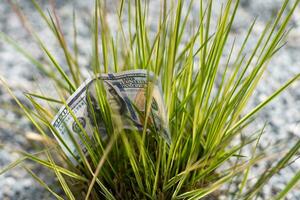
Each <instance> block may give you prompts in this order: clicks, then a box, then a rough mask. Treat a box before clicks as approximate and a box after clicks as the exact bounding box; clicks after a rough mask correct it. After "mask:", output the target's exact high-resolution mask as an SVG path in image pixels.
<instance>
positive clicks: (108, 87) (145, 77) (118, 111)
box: [52, 70, 171, 165]
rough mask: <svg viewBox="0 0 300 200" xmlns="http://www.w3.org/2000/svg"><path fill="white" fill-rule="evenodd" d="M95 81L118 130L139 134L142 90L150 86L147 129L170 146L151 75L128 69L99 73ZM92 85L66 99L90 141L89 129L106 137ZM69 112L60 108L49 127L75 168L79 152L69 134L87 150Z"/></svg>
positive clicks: (161, 104) (157, 88)
mask: <svg viewBox="0 0 300 200" xmlns="http://www.w3.org/2000/svg"><path fill="white" fill-rule="evenodd" d="M97 79H98V80H100V81H103V82H102V83H103V85H104V88H105V91H106V98H107V102H108V103H109V105H110V108H111V113H112V120H116V117H117V118H118V119H121V122H122V123H121V124H122V128H123V129H125V130H126V129H127V130H137V131H143V127H144V120H145V117H144V116H142V115H141V113H145V107H146V106H145V104H146V103H145V102H146V99H147V97H146V87H147V85H148V86H151V87H150V88H152V89H151V90H150V91H151V95H152V101H151V107H150V112H149V118H148V125H149V124H150V125H149V126H151V127H152V128H154V129H155V130H156V131H157V132H159V133H160V134H161V136H162V137H163V138H164V139H165V140H166V142H167V143H168V144H170V142H171V137H170V134H169V130H168V124H167V119H166V110H165V105H164V101H163V96H162V90H161V85H160V83H159V81H158V80H157V79H156V77H155V76H154V75H153V73H149V72H148V73H147V71H146V70H131V71H124V72H120V73H110V74H101V75H99V76H98V77H97ZM95 85H96V79H88V80H86V81H85V82H84V83H83V84H82V85H81V86H80V87H79V88H78V89H77V90H76V91H75V92H74V94H72V95H71V97H69V99H68V100H67V105H68V107H69V109H70V110H71V111H72V112H71V113H74V115H75V116H76V118H77V120H78V121H77V122H79V123H80V124H81V126H82V127H83V128H84V130H85V132H86V133H87V134H88V136H89V137H90V138H92V135H93V130H95V128H96V127H97V129H98V132H99V133H100V134H101V137H103V138H105V137H106V136H107V135H106V127H105V125H104V123H103V121H102V120H101V119H102V118H101V111H100V110H99V109H100V107H99V105H97V100H96V99H97V97H96V90H95V88H96V87H95ZM148 88H149V87H148ZM148 91H149V90H148ZM69 109H68V108H67V107H65V106H64V107H62V108H61V109H60V110H59V112H58V113H57V115H56V116H55V118H54V120H53V121H52V125H53V127H54V129H55V130H56V132H57V133H58V134H59V136H60V137H61V139H62V140H63V141H64V143H65V145H66V146H68V148H69V150H68V149H67V148H66V147H65V145H64V144H63V143H62V142H61V140H59V139H58V138H57V137H56V139H57V140H58V142H59V144H60V145H61V147H62V149H63V151H64V152H65V153H66V155H67V157H68V158H69V159H70V160H71V161H72V163H73V164H75V165H77V164H78V159H79V152H77V150H76V148H75V144H74V142H73V141H72V137H70V134H71V135H72V136H73V138H74V139H75V140H76V141H77V143H78V144H79V145H80V148H81V149H82V151H83V152H84V153H85V154H86V155H87V149H86V147H85V145H84V143H83V141H82V140H81V139H80V134H82V129H81V128H80V126H79V125H78V124H77V123H76V121H75V119H74V117H73V116H72V115H71V113H70V112H69ZM91 109H92V112H91ZM114 116H115V117H114ZM95 119H96V120H95ZM119 124H120V123H119ZM118 128H120V127H118ZM148 131H149V130H148ZM72 154H73V155H72Z"/></svg>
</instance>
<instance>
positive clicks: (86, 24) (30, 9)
mask: <svg viewBox="0 0 300 200" xmlns="http://www.w3.org/2000/svg"><path fill="white" fill-rule="evenodd" d="M217 1H218V0H217ZM217 1H215V2H217ZM16 2H17V4H18V5H19V6H20V7H21V9H22V11H23V12H24V13H25V14H26V16H27V17H28V19H29V21H30V22H31V23H32V25H33V27H34V28H35V30H36V31H37V33H38V34H39V35H40V37H41V38H42V39H43V40H44V42H45V43H46V44H47V46H48V47H49V48H50V50H51V51H52V52H54V54H55V55H56V56H57V58H58V60H59V61H60V62H61V63H64V61H63V54H62V52H60V51H57V49H56V48H57V47H58V44H57V43H56V41H55V39H54V37H53V36H52V33H51V32H50V31H49V29H46V24H45V22H43V20H42V19H41V18H40V16H39V14H38V12H37V11H36V10H35V9H34V6H33V5H32V3H31V1H29V0H22V1H21V0H19V1H16ZM38 2H39V3H40V4H41V5H42V7H43V9H44V10H47V9H49V8H50V5H49V2H48V1H46V0H39V1H38ZM117 2H118V1H117V0H113V1H110V3H108V4H107V11H108V17H111V18H112V19H113V16H114V12H115V8H116V5H117ZM282 3H283V0H241V4H240V9H239V10H238V13H237V17H236V20H235V22H234V27H233V29H232V32H231V34H230V37H231V40H233V39H234V38H236V43H237V44H240V43H241V41H242V40H243V36H244V35H245V33H246V32H247V29H248V27H249V25H250V24H251V22H252V21H253V19H254V18H255V17H258V19H257V24H256V26H255V28H254V31H253V35H252V36H251V41H253V45H255V44H256V43H255V42H256V40H257V39H258V37H259V35H260V33H261V31H262V29H263V28H264V27H265V26H266V23H267V22H268V20H270V19H271V18H272V17H274V14H275V13H276V11H277V10H278V9H279V8H280V6H281V4H282ZM216 4H218V3H216ZM159 5H160V0H151V2H150V13H149V17H150V18H149V19H150V20H149V21H150V28H152V30H153V31H156V30H155V29H156V27H155V26H151V23H152V21H153V22H155V20H157V17H158V15H157V12H158V11H157V8H158V6H159ZM216 6H219V5H216ZM55 7H56V12H57V14H58V16H59V17H60V20H61V26H62V28H63V32H64V33H65V35H66V38H69V39H70V40H72V31H71V30H72V15H73V10H75V12H76V23H77V27H78V43H79V59H80V66H82V67H87V66H89V64H90V63H89V58H90V55H91V38H90V23H91V15H92V8H93V0H86V1H80V0H74V1H71V0H69V1H66V0H57V1H56V5H55ZM197 12H199V7H198V6H197V5H195V6H194V7H193V8H192V13H195V14H196V13H197ZM0 13H1V14H0V32H3V33H5V34H7V35H9V36H10V37H12V38H14V39H15V40H17V41H18V42H19V43H20V44H21V45H22V46H23V47H25V48H26V50H28V52H29V53H31V54H32V55H34V56H35V58H39V59H43V58H42V56H41V55H42V52H40V50H39V48H38V47H37V46H36V45H35V44H34V42H33V40H32V39H31V38H30V37H29V35H28V34H27V32H26V31H25V29H24V28H23V27H22V24H21V23H20V21H19V19H18V17H17V15H16V13H15V12H14V9H13V8H12V6H11V5H10V4H9V3H8V1H4V0H0ZM213 20H214V21H216V20H217V15H215V18H214V19H213ZM109 23H110V25H111V26H117V22H116V21H113V20H111V21H110V22H109ZM154 24H156V23H154ZM290 27H291V28H292V30H291V32H290V35H289V37H288V43H287V44H286V45H285V46H284V47H283V48H282V49H281V50H280V51H279V52H278V54H277V56H275V57H274V59H273V60H272V61H271V62H270V64H269V68H268V69H267V71H266V73H265V75H264V78H263V80H262V81H261V83H260V84H259V86H258V88H257V90H256V92H255V94H254V96H253V99H252V101H251V102H250V104H249V106H248V108H247V109H249V110H250V109H251V108H253V107H254V106H255V105H257V104H258V103H260V102H261V101H263V100H264V99H265V98H266V97H267V96H268V95H270V94H271V93H272V92H274V91H275V90H276V89H277V88H279V87H280V86H281V85H282V84H283V83H284V82H286V81H287V80H289V79H290V78H292V77H293V75H295V74H297V73H300V8H299V7H298V8H297V10H296V11H295V14H294V16H293V19H292V22H291V24H290ZM252 47H253V46H251V43H250V45H248V46H247V48H248V49H246V51H247V50H248V51H251V49H252ZM225 53H226V52H225ZM234 53H236V52H234ZM225 56H226V55H225ZM233 56H234V55H233ZM0 75H1V76H3V77H5V78H6V80H7V81H8V83H9V85H10V87H11V88H12V89H13V91H14V93H15V95H16V96H17V97H18V98H20V99H21V100H22V102H24V103H26V100H25V98H24V95H23V92H24V91H35V90H46V91H47V92H48V94H49V93H50V94H51V91H49V90H47V89H45V88H47V86H48V85H49V80H45V79H44V78H43V77H42V76H41V75H40V74H39V73H38V71H37V70H36V68H35V67H34V66H32V64H30V62H28V61H27V60H26V59H25V58H24V57H23V56H21V55H20V54H18V53H17V52H16V50H15V49H14V48H12V47H11V46H9V45H7V44H6V43H5V42H3V41H2V40H0ZM11 105H16V104H15V103H14V101H13V99H12V98H11V97H10V95H9V94H8V93H7V92H6V91H5V90H4V88H3V86H2V85H0V169H2V168H3V167H5V166H6V165H8V164H9V163H11V162H12V161H14V160H16V159H18V158H19V154H18V153H16V150H25V151H27V152H33V151H34V148H33V146H34V145H33V144H32V142H30V140H28V139H27V138H26V137H25V136H26V134H28V133H30V132H32V131H33V127H32V125H31V124H30V123H29V122H28V120H27V119H26V118H24V117H23V116H22V115H21V114H20V113H19V112H20V110H19V109H16V110H12V107H11ZM29 106H30V105H29ZM13 109H15V107H13ZM265 123H267V127H266V132H265V134H264V135H263V136H262V139H261V143H260V145H259V149H260V150H266V149H267V150H268V148H270V146H272V145H274V147H271V148H270V149H269V151H270V152H274V155H276V153H278V152H284V150H286V149H288V147H291V146H292V145H293V144H294V143H295V142H296V141H297V140H299V139H300V81H298V82H296V83H295V84H293V85H292V86H291V87H290V88H289V89H288V90H286V91H285V92H284V93H283V94H282V95H281V96H280V97H277V98H276V99H275V100H274V101H273V102H272V103H271V104H269V105H268V106H267V107H266V108H265V109H264V110H263V111H262V112H260V114H259V115H258V116H257V119H256V120H255V121H254V123H253V124H252V125H251V127H250V129H252V130H258V129H259V128H262V127H263V126H264V124H265ZM274 161H276V156H275V158H273V159H270V160H267V161H265V162H263V163H261V164H258V165H256V166H255V167H254V168H253V170H252V171H251V176H250V177H251V178H253V180H254V179H255V177H256V176H257V175H259V174H260V173H261V172H262V171H263V170H264V169H266V168H268V167H270V166H271V165H272V163H274ZM28 164H29V165H31V166H30V168H31V169H32V170H33V171H34V172H35V173H37V174H38V175H39V176H40V177H41V179H42V180H44V181H45V182H46V183H48V184H49V185H51V184H54V183H55V177H54V175H53V174H50V173H49V172H48V170H46V169H44V168H42V167H40V166H38V165H36V164H34V163H30V162H29V163H28ZM299 170H300V160H298V159H297V158H295V159H294V162H292V163H291V165H289V166H288V167H287V168H286V169H284V170H282V171H281V172H280V173H279V174H278V175H277V176H275V177H273V178H272V179H271V180H270V182H269V184H268V185H266V186H265V187H264V189H263V191H262V193H261V194H260V199H270V198H271V197H272V195H274V194H276V193H277V192H278V191H280V189H281V188H283V186H284V185H285V184H286V182H287V181H288V180H290V178H291V177H292V176H293V174H294V173H295V172H297V171H299ZM233 191H234V186H233ZM287 198H288V199H300V185H298V186H297V188H295V189H294V190H293V192H291V193H290V194H289V195H288V197H287ZM0 199H3V200H10V199H12V200H18V199H20V200H24V199H28V200H29V199H30V200H40V199H54V198H53V197H52V196H51V195H50V194H49V193H48V192H47V191H46V190H45V189H43V187H42V186H40V185H39V184H38V183H37V182H36V181H35V180H34V179H33V178H32V177H31V176H30V175H29V174H28V173H27V172H26V170H24V169H23V168H22V167H20V166H19V167H16V168H15V169H13V170H11V171H9V172H7V173H5V174H4V175H0Z"/></svg>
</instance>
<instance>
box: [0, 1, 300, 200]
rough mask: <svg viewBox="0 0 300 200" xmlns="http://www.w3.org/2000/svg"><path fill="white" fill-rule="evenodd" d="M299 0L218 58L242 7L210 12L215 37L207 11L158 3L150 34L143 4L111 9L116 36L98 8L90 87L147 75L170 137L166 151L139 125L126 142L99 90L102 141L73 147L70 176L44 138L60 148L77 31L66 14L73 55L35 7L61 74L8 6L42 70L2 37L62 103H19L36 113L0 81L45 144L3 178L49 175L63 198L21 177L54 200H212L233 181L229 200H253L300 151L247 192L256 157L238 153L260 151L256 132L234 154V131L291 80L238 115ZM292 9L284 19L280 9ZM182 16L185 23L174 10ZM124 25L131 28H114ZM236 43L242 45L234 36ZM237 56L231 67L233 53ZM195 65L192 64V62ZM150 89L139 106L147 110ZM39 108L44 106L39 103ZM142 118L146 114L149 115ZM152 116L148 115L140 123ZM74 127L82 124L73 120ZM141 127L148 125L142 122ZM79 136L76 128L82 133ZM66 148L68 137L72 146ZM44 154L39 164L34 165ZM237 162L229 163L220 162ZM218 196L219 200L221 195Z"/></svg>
mask: <svg viewBox="0 0 300 200" xmlns="http://www.w3.org/2000/svg"><path fill="white" fill-rule="evenodd" d="M299 2H300V1H299V0H295V1H289V0H285V1H284V2H283V5H282V7H281V9H280V10H279V11H278V13H277V16H276V17H275V18H274V19H272V20H271V21H270V22H269V23H268V25H267V26H266V27H265V28H264V30H263V31H262V33H261V35H260V37H259V39H258V41H257V43H256V45H255V46H254V48H253V49H252V51H251V52H249V53H247V54H246V53H245V47H246V45H247V44H248V42H249V40H248V39H249V37H250V36H251V33H252V31H253V27H254V26H255V20H254V21H253V23H252V24H251V25H250V26H249V29H248V32H247V34H246V35H245V36H244V40H243V43H242V44H241V45H238V46H239V47H238V48H237V47H236V46H235V44H234V43H233V44H232V49H231V51H230V53H229V55H228V57H227V58H226V61H227V62H226V63H225V65H222V64H221V60H222V59H224V58H222V56H224V52H225V51H226V49H225V48H226V47H227V46H226V45H228V43H229V42H228V38H229V33H230V31H231V28H232V24H233V21H234V19H235V17H236V12H237V10H238V6H239V0H236V1H233V0H227V1H226V2H225V3H224V4H223V6H221V10H220V12H219V17H218V20H217V23H216V26H215V27H212V12H213V7H214V5H215V4H216V3H218V2H216V1H213V0H208V1H202V0H201V1H199V2H194V1H188V2H186V1H183V0H178V1H171V2H169V1H166V0H162V1H161V7H160V15H159V17H158V21H157V32H156V33H155V34H154V35H150V34H149V32H150V31H149V26H148V24H149V22H148V18H147V17H148V11H149V10H148V9H149V4H151V2H150V1H146V2H142V1H139V0H135V1H133V0H129V1H124V0H121V1H120V2H119V5H118V7H116V14H117V16H118V17H117V19H118V23H119V27H118V32H117V33H112V31H111V30H110V26H109V23H108V22H107V13H106V10H105V3H104V2H103V1H100V0H95V8H94V11H93V18H92V20H91V33H92V34H91V40H92V44H93V45H92V56H91V67H90V68H89V69H88V70H89V71H90V73H91V77H97V75H98V74H99V73H100V74H101V73H108V72H110V73H111V72H120V71H124V70H134V69H144V70H146V71H147V72H150V71H151V72H153V73H154V74H155V75H156V76H157V77H159V79H160V81H161V84H162V90H163V95H164V100H165V106H166V116H167V121H168V126H169V131H170V134H171V138H172V140H171V143H170V144H167V142H166V140H165V139H164V138H162V137H160V136H159V134H158V133H157V132H156V130H155V129H149V130H150V131H149V132H148V131H146V130H147V129H148V128H149V127H148V123H145V124H144V127H143V131H124V130H122V129H120V128H119V126H118V125H116V124H118V123H116V122H115V121H114V120H112V119H113V118H112V114H111V108H110V106H109V104H108V103H107V100H106V94H105V90H103V87H102V84H101V81H99V83H98V89H97V90H96V96H97V102H98V103H99V105H100V107H101V109H100V112H101V113H102V115H103V116H104V121H105V125H106V128H107V134H108V138H107V139H103V138H101V137H99V136H100V135H101V133H99V131H98V129H95V130H94V131H93V137H94V138H95V140H93V141H90V138H89V137H82V138H81V140H82V141H81V142H82V143H83V144H84V145H85V147H86V149H87V151H88V154H89V156H88V157H86V156H85V154H84V152H82V149H81V148H80V144H78V142H77V141H76V140H75V139H72V141H73V144H74V146H75V148H76V150H77V152H79V158H78V160H80V163H81V164H80V165H79V166H76V165H74V164H73V163H72V162H71V160H70V159H69V158H68V157H67V156H66V155H65V153H64V151H62V149H61V148H60V147H59V146H58V145H57V143H56V142H53V137H52V136H51V133H52V134H53V135H54V136H55V137H56V138H58V140H59V141H60V142H61V143H63V145H65V147H66V148H68V146H67V145H66V144H65V141H64V140H63V139H62V138H61V137H60V135H59V134H58V132H57V131H56V130H55V128H54V127H53V125H52V124H51V121H52V119H53V117H54V115H55V114H56V112H57V108H58V107H60V106H66V108H67V109H68V112H70V113H72V110H71V109H70V108H69V107H68V104H67V103H66V100H67V98H68V97H69V96H70V95H71V94H72V93H73V92H74V91H75V90H76V89H77V88H78V87H79V86H80V85H81V83H82V82H83V80H84V76H83V73H81V72H82V67H81V66H80V65H79V64H78V63H79V61H78V48H80V47H78V44H77V27H76V23H75V14H74V16H73V17H74V20H73V21H74V38H73V44H67V42H66V39H65V37H64V35H63V33H62V30H61V26H60V23H59V20H58V16H57V15H56V12H55V11H54V10H51V11H49V12H48V13H45V12H44V11H43V10H42V8H41V7H40V6H39V5H38V4H37V3H36V2H35V0H32V3H33V5H34V6H35V8H36V10H37V11H38V12H39V14H40V17H41V18H42V19H43V20H44V21H45V22H46V24H47V26H48V28H49V29H50V30H51V31H52V32H53V36H54V37H55V38H56V39H57V42H58V44H59V46H60V48H61V49H62V52H63V55H64V58H65V61H66V64H67V66H62V65H61V64H60V63H59V62H58V61H57V59H56V58H55V57H54V56H53V54H52V53H51V52H50V50H49V49H48V48H47V44H46V43H45V42H43V41H42V40H41V38H40V37H39V36H38V35H37V34H36V33H35V31H34V28H33V27H32V26H31V25H30V23H29V21H28V20H26V17H25V15H24V14H23V13H22V12H21V11H20V10H19V9H18V6H17V5H15V4H13V6H14V8H15V10H16V13H17V14H18V15H19V17H20V19H21V20H22V23H23V25H24V27H25V28H26V30H27V31H28V33H29V34H31V35H32V37H33V38H34V39H35V41H36V42H37V44H38V46H39V47H40V48H41V50H42V51H43V52H44V53H45V54H44V55H45V57H46V58H48V62H47V63H41V62H40V61H39V60H37V59H36V58H34V57H33V56H32V55H30V54H29V53H28V52H27V51H26V49H25V48H22V47H21V46H19V44H17V42H15V41H14V40H13V39H12V38H10V37H9V36H7V35H5V34H3V33H1V38H2V39H3V40H5V41H6V42H7V43H9V44H11V45H12V46H14V47H15V49H16V51H18V52H20V53H21V54H23V55H24V56H25V57H27V58H28V59H29V60H30V61H31V63H32V64H34V65H35V66H36V67H37V68H38V69H39V71H40V73H42V74H43V75H44V76H45V77H47V78H48V79H49V80H51V81H53V82H54V84H55V87H56V88H57V93H58V95H59V97H60V98H53V97H49V96H45V95H42V94H35V93H27V94H26V97H27V98H28V100H29V101H30V102H31V104H32V105H33V108H34V109H29V108H28V107H26V106H25V105H24V104H22V102H20V101H19V100H18V99H17V98H16V97H15V96H14V95H13V93H12V91H11V90H10V89H9V86H8V85H7V83H6V82H5V81H4V80H3V79H2V83H3V85H4V86H5V87H6V88H7V90H8V91H9V92H10V93H11V95H12V96H13V97H14V98H15V100H16V102H17V103H18V105H19V106H20V107H21V108H22V110H23V111H24V114H25V115H26V116H27V117H28V118H29V120H30V121H31V122H32V123H33V125H34V126H35V128H36V131H38V132H39V133H40V134H41V135H42V136H43V137H44V140H43V144H44V148H43V149H42V151H40V152H39V153H37V154H29V153H26V152H22V155H23V156H24V157H22V158H21V159H20V160H17V161H16V162H15V163H12V164H11V165H9V166H8V167H7V168H5V169H3V170H2V171H1V173H4V172H5V171H7V170H9V169H11V168H12V167H14V166H16V165H18V164H20V163H21V162H23V161H24V160H27V159H28V160H32V161H34V162H37V163H38V164H41V165H43V166H45V167H47V168H49V169H50V170H51V171H53V172H54V173H55V175H56V177H57V179H58V182H59V187H61V189H62V191H63V193H64V194H63V195H64V196H63V197H60V195H59V194H56V193H55V192H54V191H53V190H52V189H51V188H50V187H49V186H47V185H46V184H45V183H44V182H43V181H42V180H41V179H39V177H37V176H36V175H35V174H34V173H33V172H32V171H31V170H30V169H28V168H26V169H27V171H28V172H29V173H30V174H31V175H32V176H33V177H34V178H35V179H37V181H38V182H40V183H41V184H42V185H43V186H45V188H46V189H47V190H49V192H51V193H52V194H53V195H54V196H55V197H56V198H58V199H62V198H67V199H160V200H163V199H201V198H205V197H209V196H211V197H215V198H217V196H218V195H219V194H220V193H218V191H221V190H220V189H221V188H224V187H226V186H228V185H229V183H230V182H231V181H232V180H233V179H235V178H237V177H239V179H238V180H241V181H240V183H239V184H238V187H239V191H238V192H236V193H235V194H231V197H232V198H233V199H252V198H254V197H255V196H256V195H257V194H258V192H259V191H260V190H261V189H262V187H263V186H264V185H265V184H266V183H267V182H268V180H269V179H270V178H271V177H272V176H274V175H275V174H276V173H277V172H278V171H279V170H281V169H282V168H284V167H285V166H286V165H287V164H288V163H289V162H290V160H291V158H292V157H293V155H295V154H296V153H297V152H298V150H299V148H300V143H299V142H298V143H296V144H295V146H293V148H291V149H290V150H289V151H288V152H287V153H286V154H285V155H284V156H283V157H282V158H281V160H280V161H279V162H278V163H276V165H274V166H273V167H272V168H271V169H270V170H268V171H266V172H265V173H263V174H262V175H261V176H260V177H259V178H258V180H257V181H256V182H255V183H254V185H249V187H245V186H246V185H248V181H249V180H248V172H249V170H250V169H251V166H253V165H254V164H256V163H257V162H259V161H261V160H262V159H263V158H264V157H265V155H263V154H258V155H256V154H255V151H254V153H253V155H252V156H251V158H247V157H246V158H245V157H243V155H242V154H240V151H241V150H242V149H244V148H248V147H247V146H249V145H252V144H254V145H255V144H256V145H255V148H256V146H257V143H258V142H259V138H260V136H261V134H262V131H260V132H258V133H255V134H251V136H248V137H246V138H244V139H243V141H241V142H240V143H238V144H233V141H235V140H237V139H238V138H239V136H240V135H241V132H242V131H243V130H244V129H245V128H246V127H247V126H248V125H249V124H250V123H251V121H252V120H253V118H254V117H255V114H257V113H258V112H259V111H260V110H261V109H262V108H264V107H265V105H267V104H268V103H269V102H270V101H271V100H273V99H274V98H275V97H276V96H278V95H279V94H280V93H281V92H282V91H284V90H285V89H286V88H287V87H288V86H290V85H291V84H292V83H293V82H295V81H296V80H297V79H299V77H300V75H299V74H298V75H297V76H295V77H294V78H293V79H291V80H289V81H287V82H286V84H284V85H283V86H282V87H280V88H278V90H277V91H275V92H274V93H273V94H272V95H271V96H269V97H268V98H267V99H266V100H264V101H263V102H261V103H260V104H259V105H257V106H256V107H255V108H253V109H252V110H251V111H249V112H248V113H245V107H246V105H247V103H248V101H249V99H250V98H251V96H252V94H253V91H254V90H255V88H256V86H257V84H258V83H259V80H260V79H261V77H262V75H263V73H264V71H265V69H266V67H267V65H268V63H269V61H270V59H271V58H272V57H273V56H274V55H275V54H276V53H277V51H278V50H279V49H280V48H281V47H282V46H283V44H284V43H285V38H286V36H287V34H288V32H289V31H287V26H288V23H289V20H290V18H291V16H292V14H293V12H294V10H295V8H296V7H297V6H298V5H299ZM195 3H199V4H200V5H199V7H200V12H199V16H197V17H198V19H197V20H195V19H194V21H195V25H194V26H193V27H192V30H190V31H191V34H186V30H189V29H188V25H189V21H188V20H189V19H190V18H191V17H194V16H191V8H192V6H193V5H194V4H195ZM288 5H290V9H287V7H288ZM184 6H186V7H187V8H188V9H187V12H184V11H183V10H184V9H183V7H184ZM124 19H126V21H127V22H128V24H124V23H122V21H123V20H124ZM239 37H240V36H239ZM234 49H236V50H237V51H238V53H237V55H236V56H234V57H233V56H232V55H233V50H234ZM196 61H198V62H196ZM148 93H150V90H149V91H148V90H147V95H146V96H147V97H148V98H147V101H150V97H149V96H151V95H149V94H148ZM41 100H42V101H41ZM146 110H148V109H146ZM148 115H149V113H148V111H146V113H145V116H148ZM72 117H73V118H74V120H75V121H76V122H78V124H80V123H79V121H78V119H77V118H76V116H75V114H74V113H73V114H72ZM145 121H147V117H145ZM79 128H80V129H81V130H82V132H83V133H84V134H86V133H85V130H84V129H83V127H79ZM70 137H71V138H72V135H70ZM41 155H43V156H44V157H46V159H45V158H43V159H42V158H41ZM234 159H235V160H236V162H234V163H233V164H230V163H232V162H229V161H231V160H234ZM244 172H246V173H244ZM298 180H299V173H298V174H296V175H295V177H294V178H293V179H292V180H291V181H290V182H289V183H288V185H287V186H286V188H284V189H283V190H282V191H281V192H280V193H279V194H278V196H277V198H278V199H281V198H283V197H284V196H285V195H286V194H287V193H288V192H289V191H290V189H292V187H293V186H294V185H295V184H296V183H297V181H298ZM225 195H226V194H225Z"/></svg>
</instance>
